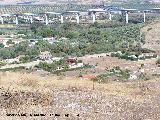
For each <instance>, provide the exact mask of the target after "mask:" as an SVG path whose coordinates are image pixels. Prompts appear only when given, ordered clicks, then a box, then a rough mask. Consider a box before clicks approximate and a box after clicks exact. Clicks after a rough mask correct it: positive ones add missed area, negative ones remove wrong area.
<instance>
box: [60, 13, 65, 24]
mask: <svg viewBox="0 0 160 120" xmlns="http://www.w3.org/2000/svg"><path fill="white" fill-rule="evenodd" d="M60 21H61V23H64V17H63V15H61V20H60Z"/></svg>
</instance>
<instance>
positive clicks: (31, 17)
mask: <svg viewBox="0 0 160 120" xmlns="http://www.w3.org/2000/svg"><path fill="white" fill-rule="evenodd" d="M30 22H31V24H32V23H33V16H30Z"/></svg>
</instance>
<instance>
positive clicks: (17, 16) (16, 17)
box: [16, 16, 19, 25]
mask: <svg viewBox="0 0 160 120" xmlns="http://www.w3.org/2000/svg"><path fill="white" fill-rule="evenodd" d="M18 24H19V23H18V16H16V25H18Z"/></svg>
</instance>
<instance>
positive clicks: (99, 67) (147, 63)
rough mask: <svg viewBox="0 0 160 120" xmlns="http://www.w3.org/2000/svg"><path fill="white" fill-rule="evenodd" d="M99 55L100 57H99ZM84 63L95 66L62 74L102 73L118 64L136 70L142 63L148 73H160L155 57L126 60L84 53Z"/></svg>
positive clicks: (123, 67)
mask: <svg viewBox="0 0 160 120" xmlns="http://www.w3.org/2000/svg"><path fill="white" fill-rule="evenodd" d="M98 56H99V57H98ZM100 56H101V57H100ZM79 59H80V60H82V61H83V62H84V63H85V64H88V63H89V64H90V65H93V66H95V68H88V69H82V70H75V71H67V72H65V73H64V74H65V75H66V76H79V75H80V74H82V75H87V74H94V75H97V74H101V73H104V72H105V70H107V69H112V68H113V67H116V66H119V67H120V68H122V69H128V70H130V71H131V72H134V71H138V69H139V67H140V66H141V64H144V71H145V72H146V73H150V74H158V73H160V67H158V66H157V65H156V60H157V59H148V60H143V61H129V60H128V61H127V60H124V59H118V58H116V57H109V56H104V54H97V55H86V56H83V57H81V58H79Z"/></svg>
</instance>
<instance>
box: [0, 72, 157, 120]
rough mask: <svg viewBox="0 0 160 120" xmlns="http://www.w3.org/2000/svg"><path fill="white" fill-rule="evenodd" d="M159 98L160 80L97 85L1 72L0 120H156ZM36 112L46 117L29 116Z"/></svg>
mask: <svg viewBox="0 0 160 120" xmlns="http://www.w3.org/2000/svg"><path fill="white" fill-rule="evenodd" d="M159 96H160V79H159V78H157V79H154V80H149V81H134V82H127V83H121V82H112V83H108V84H98V83H93V82H92V81H89V80H84V79H79V78H76V77H63V76H53V75H47V76H40V75H39V74H35V73H34V74H33V73H30V74H28V73H19V72H18V73H11V72H5V73H4V72H1V73H0V106H1V107H0V110H1V112H0V116H1V120H22V119H23V120H42V119H43V120H53V119H54V120H120V119H121V120H122V119H123V120H159V119H160V111H159V110H160V102H159V99H160V98H159ZM7 113H8V114H13V113H14V114H18V113H19V114H20V113H23V114H24V113H26V116H25V117H24V116H16V117H14V116H12V117H11V116H6V114H7ZM39 113H41V114H42V113H43V114H46V116H43V117H40V116H36V117H33V116H30V114H39ZM50 114H52V115H50ZM55 114H60V115H61V116H59V117H57V116H55ZM65 114H69V117H65ZM77 115H79V116H77Z"/></svg>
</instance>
